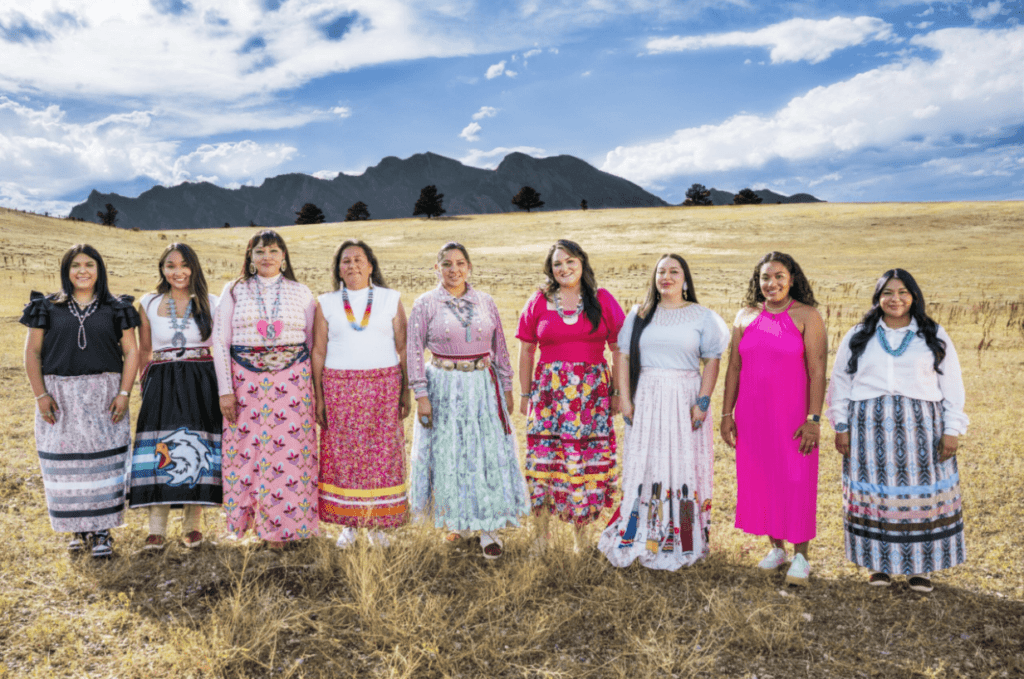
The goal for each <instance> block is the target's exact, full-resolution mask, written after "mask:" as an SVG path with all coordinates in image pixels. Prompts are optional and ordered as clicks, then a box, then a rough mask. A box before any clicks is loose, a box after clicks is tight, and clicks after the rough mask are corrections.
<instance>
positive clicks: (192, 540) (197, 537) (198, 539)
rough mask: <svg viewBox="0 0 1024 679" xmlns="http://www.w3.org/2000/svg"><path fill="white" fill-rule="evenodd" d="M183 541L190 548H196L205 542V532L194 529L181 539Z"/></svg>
mask: <svg viewBox="0 0 1024 679" xmlns="http://www.w3.org/2000/svg"><path fill="white" fill-rule="evenodd" d="M181 541H182V543H183V544H184V545H185V546H186V547H188V548H189V549H195V548H196V547H198V546H199V545H201V544H203V534H202V533H200V532H199V531H197V530H194V531H192V532H191V533H189V534H188V535H186V536H185V537H183V538H182V539H181Z"/></svg>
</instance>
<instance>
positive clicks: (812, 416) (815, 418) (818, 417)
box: [807, 414, 821, 424]
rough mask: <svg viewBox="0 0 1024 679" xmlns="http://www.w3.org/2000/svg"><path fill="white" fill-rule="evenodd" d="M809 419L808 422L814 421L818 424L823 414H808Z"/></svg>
mask: <svg viewBox="0 0 1024 679" xmlns="http://www.w3.org/2000/svg"><path fill="white" fill-rule="evenodd" d="M807 421H808V422H814V423H815V424H817V423H819V422H821V415H813V414H812V415H808V416H807Z"/></svg>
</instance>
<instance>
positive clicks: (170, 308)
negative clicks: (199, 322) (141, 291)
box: [167, 295, 192, 349]
mask: <svg viewBox="0 0 1024 679" xmlns="http://www.w3.org/2000/svg"><path fill="white" fill-rule="evenodd" d="M167 316H168V318H169V319H170V321H171V329H172V330H174V336H173V337H172V338H171V346H172V347H175V348H177V349H184V348H185V331H186V330H187V329H188V324H189V321H190V320H191V317H192V300H191V299H190V300H189V301H188V305H187V306H186V307H185V315H184V316H183V317H182V318H181V319H179V318H178V310H177V309H176V308H175V305H174V298H173V297H171V296H170V295H167ZM179 320H180V321H181V325H178V322H179Z"/></svg>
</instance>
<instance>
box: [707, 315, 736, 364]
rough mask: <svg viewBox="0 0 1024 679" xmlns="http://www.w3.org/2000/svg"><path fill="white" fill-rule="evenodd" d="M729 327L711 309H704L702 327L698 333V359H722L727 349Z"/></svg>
mask: <svg viewBox="0 0 1024 679" xmlns="http://www.w3.org/2000/svg"><path fill="white" fill-rule="evenodd" d="M729 339H730V335H729V326H727V325H726V324H725V321H724V320H722V317H721V316H719V315H718V314H716V313H715V312H714V311H712V310H711V309H708V308H705V309H704V327H703V328H702V330H701V333H700V357H701V358H706V359H712V358H722V354H724V353H725V350H726V349H728V348H729Z"/></svg>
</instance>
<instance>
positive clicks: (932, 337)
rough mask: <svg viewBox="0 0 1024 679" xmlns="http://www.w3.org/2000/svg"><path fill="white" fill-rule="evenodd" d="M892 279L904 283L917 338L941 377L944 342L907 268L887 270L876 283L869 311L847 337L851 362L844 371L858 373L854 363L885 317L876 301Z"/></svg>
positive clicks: (944, 351) (919, 289) (944, 354)
mask: <svg viewBox="0 0 1024 679" xmlns="http://www.w3.org/2000/svg"><path fill="white" fill-rule="evenodd" d="M894 278H896V279H898V280H899V281H900V282H901V283H903V285H904V286H906V288H907V291H908V292H909V293H910V294H911V296H912V297H913V298H914V301H913V302H911V303H910V317H911V318H913V319H914V320H915V321H917V335H918V337H923V338H924V341H925V344H927V345H928V348H929V349H931V350H932V356H933V357H934V358H935V361H934V363H933V366H934V367H935V372H937V373H939V374H940V375H941V374H942V371H941V370H939V365H940V364H941V363H942V359H944V358H946V342H945V340H942V339H939V336H938V332H939V324H938V323H936V322H935V321H934V320H933V319H932V317H931V316H929V315H928V314H927V313H925V302H924V294H923V293H922V292H921V288H920V286H918V284H917V281H915V280H914V277H913V276H911V275H910V272H909V271H907V270H906V269H889V270H888V271H886V272H885V273H884V274H882V276H881V277H880V278H879V279H878V282H877V283H875V294H874V295H872V296H871V308H870V309H869V310H868V312H867V313H866V314H864V318H862V319H861V321H860V325H859V326H858V328H859V329H858V330H857V331H856V332H854V333H853V336H852V337H851V338H850V360H849V361H847V363H846V372H847V373H849V374H850V375H852V374H854V373H855V372H857V362H858V360H860V356H861V354H863V353H864V348H865V347H867V344H868V341H869V340H870V339H871V338H872V337H873V336H874V334H875V330H876V329H877V328H878V321H880V320H881V319H882V317H883V316H884V315H885V312H884V311H882V307H881V305H880V304H879V303H878V300H879V299H881V297H882V290H883V289H885V286H886V284H887V283H888V282H889V281H891V280H892V279H894Z"/></svg>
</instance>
